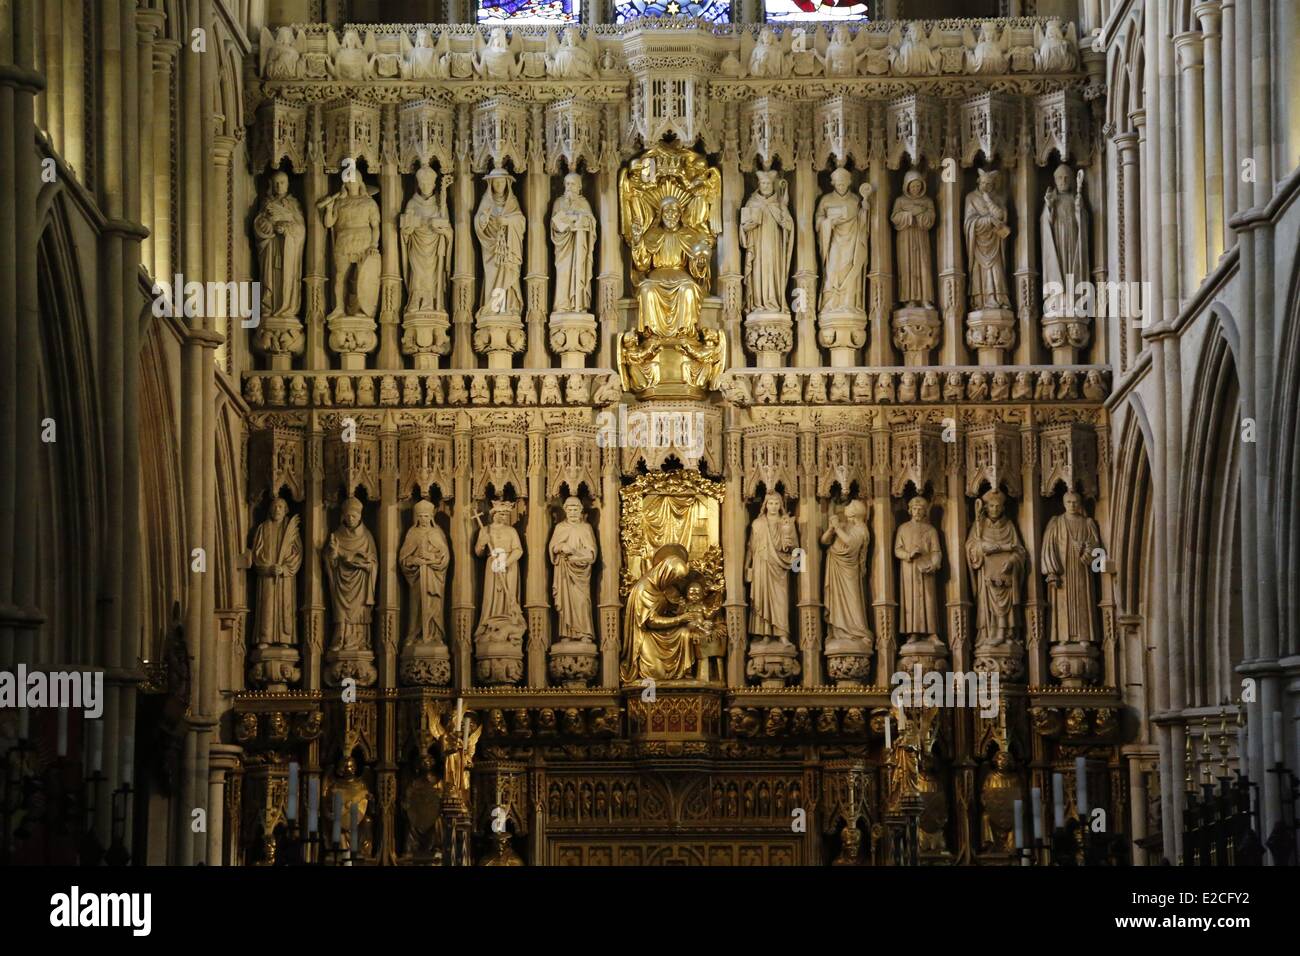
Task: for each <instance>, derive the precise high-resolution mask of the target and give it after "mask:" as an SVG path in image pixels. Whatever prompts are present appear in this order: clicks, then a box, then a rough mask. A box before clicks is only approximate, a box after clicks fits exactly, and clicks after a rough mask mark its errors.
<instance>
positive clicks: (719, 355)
mask: <svg viewBox="0 0 1300 956" xmlns="http://www.w3.org/2000/svg"><path fill="white" fill-rule="evenodd" d="M721 188H722V180H721V177H720V176H719V174H718V171H717V170H716V169H711V168H709V166H708V164H707V163H706V162H705V160H704V157H702V156H700V155H698V154H697V153H694V152H692V151H691V150H689V149H686V148H684V147H682V146H679V145H670V144H659V145H657V146H653V147H651V148H650V149H648V150H647V151H646V152H645V154H644V155H642V156H641V157H640V158H638V159H634V160H633V161H632V162H631V163H630V164H629V165H628V167H627V168H626V169H624V170H623V171H622V172H621V173H620V174H619V181H618V196H619V207H620V213H621V216H622V220H623V223H622V225H623V239H624V241H625V242H626V243H627V244H628V245H629V246H630V247H631V250H632V268H633V275H632V279H633V282H634V283H635V285H636V297H637V325H636V328H635V329H629V330H628V331H627V332H624V333H623V335H622V336H621V337H620V338H619V340H618V370H619V375H620V377H621V378H622V380H623V387H624V388H625V389H627V390H628V391H630V392H634V393H635V394H636V395H637V396H638V397H639V398H645V399H684V398H685V399H699V398H703V397H704V396H705V395H706V394H707V393H708V392H710V391H712V390H713V389H714V388H715V387H716V386H717V382H718V377H719V376H720V375H721V374H722V371H723V366H724V363H725V362H726V352H727V349H726V339H725V337H724V336H723V334H722V332H721V331H719V330H717V329H704V328H701V327H700V307H701V304H702V302H703V299H704V297H705V296H706V295H707V294H708V291H709V281H710V262H711V260H712V258H713V245H714V238H715V236H716V234H717V232H718V231H720V230H718V229H715V228H714V225H713V221H714V218H715V216H716V215H717V214H718V211H719V196H720V193H721Z"/></svg>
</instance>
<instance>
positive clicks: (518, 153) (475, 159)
mask: <svg viewBox="0 0 1300 956" xmlns="http://www.w3.org/2000/svg"><path fill="white" fill-rule="evenodd" d="M530 127H531V121H530V119H529V112H528V107H527V106H526V105H525V104H524V103H522V102H520V101H519V100H517V99H515V98H514V97H510V96H494V97H492V98H491V99H486V100H483V101H482V102H481V103H476V104H474V120H473V126H472V130H473V140H474V146H473V152H472V153H471V160H470V164H471V165H472V166H473V168H474V170H475V171H476V172H483V171H484V170H486V169H487V168H488V167H489V166H492V167H495V168H500V167H502V166H504V165H505V164H506V161H507V160H509V161H510V162H511V163H512V164H513V165H514V169H515V172H523V171H524V170H525V169H527V168H528V147H529V142H528V138H529V129H530Z"/></svg>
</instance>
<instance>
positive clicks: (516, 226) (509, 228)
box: [474, 167, 528, 315]
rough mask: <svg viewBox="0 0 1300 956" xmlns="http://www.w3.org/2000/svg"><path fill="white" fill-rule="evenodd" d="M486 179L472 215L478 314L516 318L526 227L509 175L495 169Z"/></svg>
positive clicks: (520, 306) (520, 308) (520, 303)
mask: <svg viewBox="0 0 1300 956" xmlns="http://www.w3.org/2000/svg"><path fill="white" fill-rule="evenodd" d="M486 179H487V187H488V188H487V192H485V193H484V194H483V199H482V201H481V202H480V203H479V204H478V211H477V212H476V213H474V234H475V235H477V236H478V241H479V245H480V246H481V247H482V249H483V299H482V307H481V308H480V310H479V311H480V314H482V315H519V314H520V313H522V311H523V307H524V299H523V293H522V292H521V291H520V286H519V273H520V270H521V269H522V267H523V262H524V230H525V229H526V228H527V225H528V224H527V221H526V220H525V219H524V213H523V210H522V209H520V208H519V200H518V199H516V198H515V194H514V192H512V191H511V188H510V184H511V181H512V179H513V177H512V176H511V175H510V173H509V172H507V171H506V170H504V169H501V168H499V167H498V168H496V169H493V170H492V172H490V173H488V174H487V177H486ZM497 290H501V291H499V292H498V291H497Z"/></svg>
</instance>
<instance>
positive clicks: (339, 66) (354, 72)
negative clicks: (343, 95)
mask: <svg viewBox="0 0 1300 956" xmlns="http://www.w3.org/2000/svg"><path fill="white" fill-rule="evenodd" d="M327 44H328V48H329V53H330V55H331V56H332V57H333V60H332V61H330V73H331V75H333V76H335V77H337V78H338V79H340V80H364V79H366V78H367V77H368V76H370V74H371V72H372V71H371V66H372V64H373V59H372V57H373V56H374V52H375V35H374V34H373V33H369V34H367V35H366V42H365V43H362V42H361V35H360V34H359V33H357V31H356V30H355V29H354V28H352V27H348V28H347V30H345V31H344V33H343V42H342V43H341V44H340V43H339V41H338V40H337V39H335V36H334V31H333V30H331V31H330V32H329V33H328V34H327Z"/></svg>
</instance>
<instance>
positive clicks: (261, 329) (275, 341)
mask: <svg viewBox="0 0 1300 956" xmlns="http://www.w3.org/2000/svg"><path fill="white" fill-rule="evenodd" d="M253 342H254V344H255V345H256V346H257V348H258V349H259V350H260V351H262V352H264V353H265V354H266V356H267V358H268V359H269V360H270V363H271V368H272V369H274V370H276V371H282V370H288V369H290V368H292V367H293V357H294V356H295V355H301V354H302V350H303V346H304V344H305V339H304V337H303V333H302V322H301V321H300V320H299V319H297V318H295V317H294V316H291V315H280V316H265V317H263V318H262V322H261V324H260V325H259V326H258V327H257V331H256V332H254V333H253Z"/></svg>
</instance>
